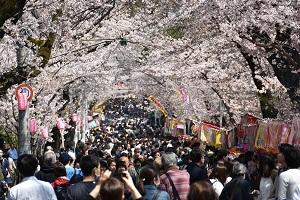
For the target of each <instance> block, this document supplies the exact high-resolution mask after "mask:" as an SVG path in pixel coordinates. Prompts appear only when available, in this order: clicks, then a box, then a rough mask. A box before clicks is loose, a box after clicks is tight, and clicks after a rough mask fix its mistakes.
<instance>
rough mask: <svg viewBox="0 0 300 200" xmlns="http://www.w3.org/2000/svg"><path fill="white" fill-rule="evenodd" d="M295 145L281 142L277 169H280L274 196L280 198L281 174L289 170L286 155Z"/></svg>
mask: <svg viewBox="0 0 300 200" xmlns="http://www.w3.org/2000/svg"><path fill="white" fill-rule="evenodd" d="M292 148H294V147H293V145H290V144H280V146H279V147H278V150H279V153H278V154H277V163H276V169H277V170H278V172H277V176H276V177H275V181H274V189H273V191H272V196H273V197H274V198H278V189H279V175H280V174H281V173H282V172H284V171H286V170H287V168H288V167H287V164H286V160H285V157H284V155H286V154H287V152H289V151H290V150H291V149H292Z"/></svg>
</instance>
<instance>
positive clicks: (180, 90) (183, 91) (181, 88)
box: [177, 84, 190, 105]
mask: <svg viewBox="0 0 300 200" xmlns="http://www.w3.org/2000/svg"><path fill="white" fill-rule="evenodd" d="M177 93H178V95H179V97H180V99H181V101H182V103H183V104H184V105H188V104H189V103H190V97H189V95H188V92H187V89H186V88H185V87H184V85H183V84H180V86H178V88H177Z"/></svg>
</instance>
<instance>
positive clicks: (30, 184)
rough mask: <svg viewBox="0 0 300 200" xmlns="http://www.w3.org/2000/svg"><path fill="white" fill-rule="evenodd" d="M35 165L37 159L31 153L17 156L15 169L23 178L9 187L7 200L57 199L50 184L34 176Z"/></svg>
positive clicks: (36, 164)
mask: <svg viewBox="0 0 300 200" xmlns="http://www.w3.org/2000/svg"><path fill="white" fill-rule="evenodd" d="M37 166H38V161H37V159H36V158H35V156H33V155H30V154H23V155H21V156H20V157H19V158H18V161H17V169H18V170H19V172H20V173H21V174H22V175H23V177H24V178H23V180H22V182H21V183H19V184H18V185H16V186H14V187H12V188H11V189H10V191H9V194H8V200H31V199H32V200H36V199H43V200H57V197H56V195H55V192H54V190H53V188H52V186H51V184H50V183H47V182H44V181H40V180H38V179H37V178H35V177H34V173H35V171H36V169H37Z"/></svg>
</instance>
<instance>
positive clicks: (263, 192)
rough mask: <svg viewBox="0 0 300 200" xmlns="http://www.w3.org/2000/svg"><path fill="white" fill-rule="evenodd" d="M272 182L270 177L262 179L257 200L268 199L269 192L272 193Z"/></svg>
mask: <svg viewBox="0 0 300 200" xmlns="http://www.w3.org/2000/svg"><path fill="white" fill-rule="evenodd" d="M273 187H274V184H273V181H272V178H271V177H268V178H265V177H262V178H261V179H260V183H259V192H260V195H259V200H267V199H270V195H271V192H272V191H273Z"/></svg>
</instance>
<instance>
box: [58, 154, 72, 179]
mask: <svg viewBox="0 0 300 200" xmlns="http://www.w3.org/2000/svg"><path fill="white" fill-rule="evenodd" d="M58 160H59V162H61V163H62V164H63V165H64V166H65V169H66V173H67V178H68V179H69V180H71V178H72V177H73V175H74V174H75V169H74V168H73V167H72V166H71V165H70V164H71V160H72V158H71V156H70V155H69V154H68V153H66V152H62V153H61V154H60V156H59V159H58Z"/></svg>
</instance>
